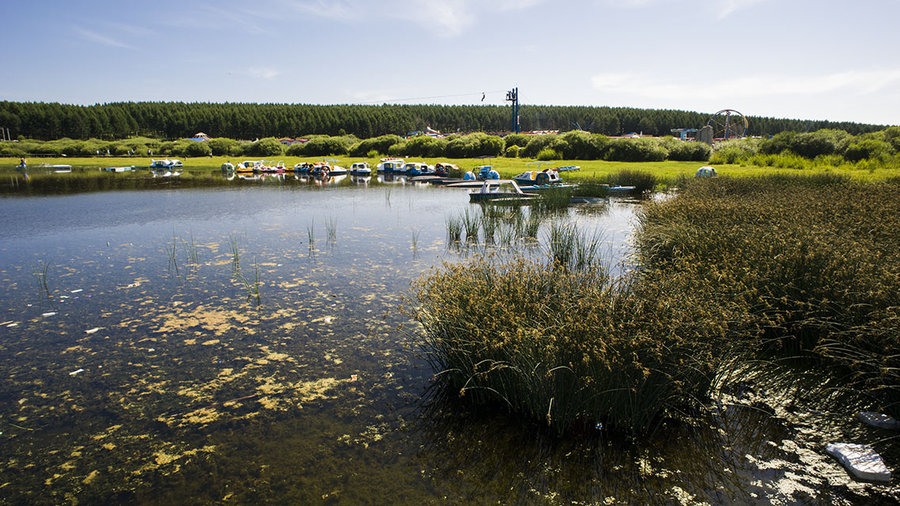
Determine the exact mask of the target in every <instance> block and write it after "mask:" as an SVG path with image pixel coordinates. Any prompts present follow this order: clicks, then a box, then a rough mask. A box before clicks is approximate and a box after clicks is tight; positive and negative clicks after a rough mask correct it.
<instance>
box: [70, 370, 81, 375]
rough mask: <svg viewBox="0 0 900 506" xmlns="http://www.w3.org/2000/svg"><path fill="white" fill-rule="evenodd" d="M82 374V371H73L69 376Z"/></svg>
mask: <svg viewBox="0 0 900 506" xmlns="http://www.w3.org/2000/svg"><path fill="white" fill-rule="evenodd" d="M83 372H84V369H75V370H74V371H72V372H70V373H69V376H75V375H77V374H81V373H83Z"/></svg>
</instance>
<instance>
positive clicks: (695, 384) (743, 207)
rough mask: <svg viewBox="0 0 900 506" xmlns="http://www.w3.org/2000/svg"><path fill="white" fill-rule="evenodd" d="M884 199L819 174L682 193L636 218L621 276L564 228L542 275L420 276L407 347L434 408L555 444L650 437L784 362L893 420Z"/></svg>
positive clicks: (475, 271)
mask: <svg viewBox="0 0 900 506" xmlns="http://www.w3.org/2000/svg"><path fill="white" fill-rule="evenodd" d="M898 190H900V181H897V180H892V181H888V182H884V183H880V184H874V183H864V182H856V181H850V180H849V179H845V178H840V177H834V176H827V175H824V176H817V177H804V176H795V177H786V176H772V177H760V178H743V179H729V178H716V179H712V180H702V181H700V180H692V181H687V182H685V184H684V186H683V187H682V188H681V190H680V192H679V194H678V195H677V196H676V197H675V198H673V199H669V200H665V201H660V202H651V203H648V204H645V209H644V210H643V211H642V215H641V223H640V227H639V232H638V239H637V246H636V253H635V256H636V262H637V264H638V266H639V267H638V268H637V269H635V270H634V271H632V272H630V273H628V274H626V275H624V277H622V278H618V279H616V278H612V277H610V275H609V274H608V273H607V272H606V271H605V270H604V269H603V268H602V267H601V266H600V264H599V262H598V261H596V259H593V260H591V259H590V258H591V254H592V252H594V251H596V248H592V247H591V245H590V240H589V239H585V238H583V237H580V234H579V233H578V231H577V230H575V229H574V228H569V229H566V230H556V231H555V232H554V231H551V234H555V236H556V237H555V238H551V239H552V240H550V241H549V243H550V248H549V249H550V252H549V254H548V255H547V258H548V259H546V260H532V259H524V258H517V259H513V260H496V259H495V258H491V257H488V258H482V259H478V261H475V262H472V261H469V262H467V263H466V264H465V265H462V264H459V265H450V264H447V265H444V266H443V267H441V268H439V269H437V270H435V271H433V272H432V273H430V274H429V275H427V276H426V277H424V278H422V279H421V280H419V281H418V283H417V284H416V286H415V294H416V297H417V301H418V309H417V311H416V317H417V319H418V321H419V322H421V324H422V326H423V333H422V341H421V342H422V346H423V348H424V350H425V352H426V355H427V356H428V357H429V359H430V361H431V363H432V366H433V367H434V369H435V378H436V382H437V384H438V385H439V386H441V387H442V388H443V391H444V392H446V393H447V394H448V395H449V396H451V397H456V398H458V399H460V401H462V402H463V403H471V404H474V405H479V406H494V407H499V408H502V409H506V410H508V411H509V412H511V413H515V414H517V415H519V416H523V417H525V418H527V419H530V420H532V421H535V422H538V423H541V424H546V425H547V426H549V428H550V430H551V431H553V432H555V433H558V434H561V433H565V432H569V431H572V430H573V429H574V430H578V429H580V428H584V427H593V426H596V425H597V424H603V425H604V426H607V427H612V428H615V429H617V430H622V431H625V432H628V433H632V434H641V433H645V432H648V431H652V430H653V429H654V428H655V427H657V426H658V424H659V423H660V422H661V421H662V420H664V419H666V418H669V417H675V418H684V417H691V416H693V415H694V414H696V413H697V412H698V409H699V408H701V407H702V406H704V404H706V403H707V402H708V401H709V399H710V397H711V396H714V395H715V394H716V391H715V390H716V388H717V387H718V385H719V384H720V383H719V382H718V381H717V378H721V377H722V376H723V375H727V374H728V372H729V370H731V371H733V370H735V369H741V370H746V368H747V367H753V364H765V363H778V362H780V361H783V360H787V359H790V360H792V361H794V362H796V361H798V360H799V361H800V363H801V364H803V363H805V364H808V365H809V368H808V369H812V368H813V365H815V366H816V370H825V371H830V372H826V373H823V374H831V375H833V377H839V378H841V380H842V381H843V382H844V386H845V387H849V388H850V389H851V390H852V391H853V392H855V395H856V397H858V398H863V399H864V401H865V402H866V403H867V405H868V406H871V407H872V408H877V409H880V410H884V411H886V412H888V413H889V414H893V415H895V416H896V415H898V414H900V409H898V408H900V403H898V401H900V373H898V372H897V371H900V358H898V357H900V308H898V301H900V292H898V290H900V234H897V233H896V230H898V225H900V224H898V219H900V218H898V217H900V192H898ZM586 252H587V253H586ZM470 260H471V259H470ZM823 365H824V366H825V367H824V368H823V367H821V366H823ZM824 379H825V378H823V380H824ZM828 379H833V378H828Z"/></svg>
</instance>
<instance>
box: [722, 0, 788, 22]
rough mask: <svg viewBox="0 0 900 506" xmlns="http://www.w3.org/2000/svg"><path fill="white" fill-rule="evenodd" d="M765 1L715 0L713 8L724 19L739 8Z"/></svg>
mask: <svg viewBox="0 0 900 506" xmlns="http://www.w3.org/2000/svg"><path fill="white" fill-rule="evenodd" d="M765 1H766V0H717V1H716V2H715V9H716V11H717V15H718V17H719V19H725V18H727V17H728V16H730V15H731V14H733V13H735V12H737V11H739V10H742V9H746V8H748V7H752V6H753V5H756V4H758V3H762V2H765ZM782 1H784V0H782Z"/></svg>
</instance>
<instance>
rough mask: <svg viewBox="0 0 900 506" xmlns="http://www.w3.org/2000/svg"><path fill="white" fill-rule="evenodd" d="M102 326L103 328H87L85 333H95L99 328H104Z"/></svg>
mask: <svg viewBox="0 0 900 506" xmlns="http://www.w3.org/2000/svg"><path fill="white" fill-rule="evenodd" d="M102 328H103V327H94V328H92V329H88V330H85V331H84V333H85V334H94V333H96V332H97V331H98V330H100V329H102Z"/></svg>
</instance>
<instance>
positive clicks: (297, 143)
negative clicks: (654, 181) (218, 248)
mask: <svg viewBox="0 0 900 506" xmlns="http://www.w3.org/2000/svg"><path fill="white" fill-rule="evenodd" d="M0 156H6V157H12V158H18V157H25V156H54V157H63V156H65V157H94V156H96V157H101V158H102V157H106V156H114V157H147V156H151V157H166V156H175V157H182V158H184V157H204V156H226V157H227V156H235V157H237V156H244V157H280V156H294V157H316V156H353V157H368V158H377V157H380V156H397V157H424V158H456V159H462V158H480V157H505V158H528V159H536V160H543V161H548V162H554V161H558V160H606V161H611V162H645V163H647V162H662V161H665V160H668V161H694V162H707V161H708V162H709V163H713V164H743V165H750V166H754V167H775V168H783V169H798V170H802V169H808V168H815V167H831V168H840V169H843V170H851V169H852V170H860V169H862V170H871V171H875V170H878V169H884V168H894V169H896V168H897V167H900V127H896V126H895V127H888V128H885V129H883V130H877V131H866V132H863V133H859V134H857V135H853V134H850V133H848V132H846V131H844V130H835V129H823V130H817V131H815V132H790V131H787V132H780V133H778V134H777V135H774V136H773V137H771V138H768V139H761V138H744V139H738V140H730V141H724V142H722V141H720V142H716V143H715V145H714V146H712V147H711V146H709V145H707V144H705V143H702V142H685V141H681V140H680V139H677V138H674V137H667V136H662V137H638V138H631V137H624V138H622V137H608V136H606V135H601V134H596V133H590V132H587V131H583V130H571V131H568V132H564V133H560V134H543V135H526V134H508V135H504V136H500V135H492V134H486V133H480V132H475V133H468V134H451V135H447V136H444V137H432V136H428V135H418V136H411V137H400V136H398V135H394V134H388V135H381V136H378V137H371V138H365V139H360V138H357V137H356V136H354V135H336V136H329V135H307V136H304V137H303V138H302V139H300V140H297V139H276V138H275V137H264V138H261V139H257V140H254V141H239V140H235V139H230V138H225V137H214V138H208V139H202V140H198V139H188V138H182V139H177V140H161V139H155V138H151V137H129V138H127V139H118V140H102V139H84V140H80V139H70V138H61V139H55V140H49V141H43V140H35V139H28V138H21V139H18V140H15V141H10V142H0Z"/></svg>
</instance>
